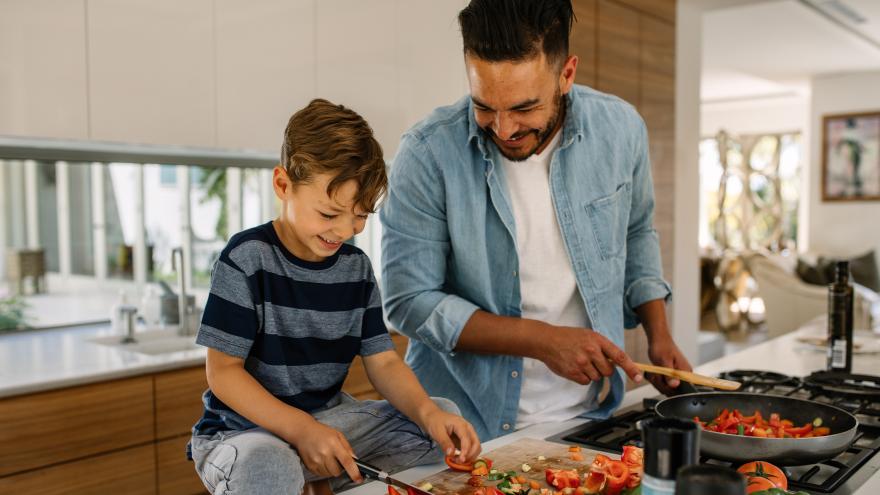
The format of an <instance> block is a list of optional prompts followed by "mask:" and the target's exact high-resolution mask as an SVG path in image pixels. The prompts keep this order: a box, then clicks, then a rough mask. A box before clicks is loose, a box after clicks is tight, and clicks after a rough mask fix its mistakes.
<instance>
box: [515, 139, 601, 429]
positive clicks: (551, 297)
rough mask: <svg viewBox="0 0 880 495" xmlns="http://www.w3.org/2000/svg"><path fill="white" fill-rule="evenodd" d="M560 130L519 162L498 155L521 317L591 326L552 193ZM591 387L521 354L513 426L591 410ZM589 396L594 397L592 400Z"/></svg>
mask: <svg viewBox="0 0 880 495" xmlns="http://www.w3.org/2000/svg"><path fill="white" fill-rule="evenodd" d="M561 134H562V132H561V131H557V132H556V136H554V137H553V139H552V140H551V142H550V144H548V145H547V147H546V148H545V149H544V150H543V151H542V152H541V153H540V154H534V155H532V156H530V157H528V158H527V159H525V160H523V161H519V162H514V161H510V160H508V159H507V158H504V156H502V155H500V154H499V155H498V156H499V157H500V158H501V164H502V166H503V167H504V172H505V175H506V177H507V188H508V192H509V193H510V200H511V203H512V206H513V216H514V221H515V223H516V251H517V254H518V255H519V277H520V281H519V282H520V292H521V295H522V317H523V318H531V319H535V320H540V321H544V322H546V323H549V324H551V325H561V326H570V327H589V317H588V316H587V311H586V309H585V308H584V303H583V299H581V295H580V291H579V290H578V288H577V283H576V281H575V277H574V270H573V268H572V266H571V260H570V259H569V257H568V252H567V251H566V249H565V244H564V241H563V239H562V233H561V232H560V230H559V222H558V220H557V219H556V210H555V209H554V208H553V199H552V198H551V196H550V159H551V157H552V155H553V151H554V150H555V149H556V147H557V146H558V144H559V137H560V135H561ZM591 387H593V385H592V384H591V385H589V386H584V385H579V384H577V383H575V382H573V381H571V380H568V379H565V378H563V377H561V376H559V375H557V374H556V373H553V372H552V371H551V370H550V368H548V367H547V365H545V364H544V363H543V362H541V361H539V360H537V359H531V358H524V359H523V372H522V389H521V392H520V399H519V412H518V414H517V419H516V427H517V429H519V428H524V427H526V426H529V425H532V424H535V423H544V422H549V421H562V420H566V419H571V418H573V417H574V416H577V415H579V414H582V413H584V412H586V411H588V410H590V409H593V407H594V404H593V402H595V394H593V395H591V390H590V388H591ZM588 398H591V399H592V400H591V403H590V404H588V403H587V399H588Z"/></svg>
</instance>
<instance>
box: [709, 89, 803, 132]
mask: <svg viewBox="0 0 880 495" xmlns="http://www.w3.org/2000/svg"><path fill="white" fill-rule="evenodd" d="M809 104H810V100H809V96H800V95H792V96H786V97H774V98H756V99H748V100H734V101H725V102H706V103H703V104H702V106H701V109H700V115H701V118H700V136H701V137H709V136H714V135H715V134H717V133H718V131H720V130H722V129H723V130H725V131H727V132H729V133H732V134H765V133H775V132H792V131H803V129H805V128H806V127H807V125H808V117H809Z"/></svg>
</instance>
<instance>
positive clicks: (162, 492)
mask: <svg viewBox="0 0 880 495" xmlns="http://www.w3.org/2000/svg"><path fill="white" fill-rule="evenodd" d="M189 439H190V436H189V435H186V436H181V437H177V438H169V439H168V440H163V441H161V442H156V461H157V462H156V466H157V469H158V473H157V480H158V485H159V492H158V494H159V495H196V494H201V493H207V490H205V486H204V485H202V481H201V480H200V479H199V475H197V474H196V468H195V466H194V465H193V463H192V461H190V460H188V459H187V458H186V455H185V454H184V452H185V450H184V449H186V444H187V442H189Z"/></svg>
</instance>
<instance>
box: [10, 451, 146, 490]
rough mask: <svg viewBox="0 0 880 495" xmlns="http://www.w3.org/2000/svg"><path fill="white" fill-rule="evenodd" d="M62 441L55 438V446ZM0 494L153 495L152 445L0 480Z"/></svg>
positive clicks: (87, 458)
mask: <svg viewBox="0 0 880 495" xmlns="http://www.w3.org/2000/svg"><path fill="white" fill-rule="evenodd" d="M64 440H65V439H64V438H63V437H61V438H56V439H55V441H56V443H57V445H58V446H61V445H63V444H64ZM0 493H21V494H30V493H39V494H40V495H106V494H108V493H125V494H126V495H129V494H130V495H155V493H156V456H155V450H154V445H153V444H152V443H150V444H147V445H142V446H140V447H133V448H129V449H125V450H121V451H117V452H113V453H108V454H104V455H98V456H94V457H86V458H84V459H81V460H78V461H73V462H67V463H64V464H58V465H54V466H50V467H47V468H44V469H38V470H35V471H26V472H24V473H21V474H17V475H13V476H8V477H2V478H0Z"/></svg>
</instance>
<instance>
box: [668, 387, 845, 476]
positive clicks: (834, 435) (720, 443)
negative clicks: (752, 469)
mask: <svg viewBox="0 0 880 495" xmlns="http://www.w3.org/2000/svg"><path fill="white" fill-rule="evenodd" d="M724 409H729V410H731V411H732V410H734V409H739V410H740V412H742V413H743V414H746V415H751V414H752V413H754V412H755V411H756V410H757V411H761V415H762V416H764V417H765V418H769V417H770V414H771V413H774V412H775V413H779V415H780V416H781V417H782V418H783V419H789V420H791V421H792V422H793V423H794V424H795V425H803V424H805V423H810V422H812V421H813V419H815V418H822V426H827V427H829V428H830V429H831V434H830V435H826V436H824V437H810V438H760V437H747V436H739V435H729V434H726V433H717V432H714V431H706V430H703V431H702V432H700V452H702V453H703V455H707V456H710V457H713V458H716V459H724V460H728V461H733V462H739V463H743V462H749V461H756V460H758V461H767V462H772V463H775V464H780V465H783V466H798V465H802V464H811V463H814V462H818V461H821V460H824V459H829V458H831V457H834V456H835V455H837V454H839V453H841V452H843V451H844V450H846V449H847V448H848V447H849V446H850V444H852V441H853V438H854V437H855V434H856V429H857V428H858V426H859V422H858V420H856V418H855V417H854V416H853V415H852V414H850V413H848V412H846V411H844V410H843V409H839V408H837V407H834V406H829V405H827V404H820V403H818V402H812V401H808V400H802V399H795V398H792V397H784V396H776V395H761V394H750V393H736V392H705V393H692V394H683V395H676V396H675V397H670V398H668V399H664V400H662V401H660V402H659V403H658V404H657V406H656V407H655V410H656V412H657V414H658V415H660V416H662V417H667V418H669V417H674V418H684V419H693V417H694V416H698V417H699V418H700V419H702V420H704V421H708V420H710V419H712V418H714V417H716V416H718V415H719V414H721V411H723V410H724Z"/></svg>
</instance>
